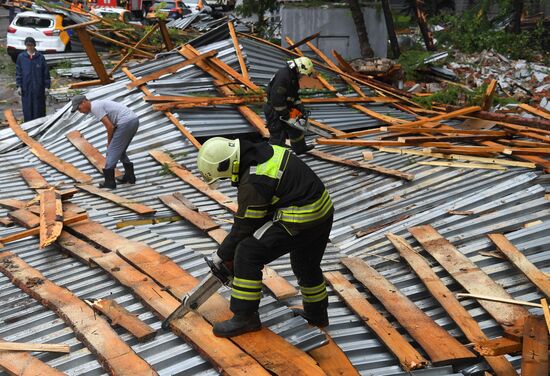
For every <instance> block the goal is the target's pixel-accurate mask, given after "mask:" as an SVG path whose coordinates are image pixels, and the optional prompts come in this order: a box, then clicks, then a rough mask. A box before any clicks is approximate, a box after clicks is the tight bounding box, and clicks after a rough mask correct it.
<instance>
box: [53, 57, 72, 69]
mask: <svg viewBox="0 0 550 376" xmlns="http://www.w3.org/2000/svg"><path fill="white" fill-rule="evenodd" d="M56 67H57V68H60V69H70V68H72V67H73V63H72V62H71V61H70V60H69V59H65V60H61V61H60V62H59V63H57V65H56Z"/></svg>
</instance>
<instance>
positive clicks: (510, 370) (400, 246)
mask: <svg viewBox="0 0 550 376" xmlns="http://www.w3.org/2000/svg"><path fill="white" fill-rule="evenodd" d="M386 237H387V238H388V239H389V240H390V241H391V242H392V244H393V245H394V247H395V248H396V249H397V250H398V251H399V254H400V255H401V257H403V258H404V259H405V261H407V263H408V264H409V266H410V267H411V268H412V269H413V270H414V272H415V273H416V275H418V277H419V278H420V279H421V280H422V282H423V283H424V285H425V286H426V288H427V289H428V291H430V293H431V295H432V296H433V297H434V298H435V299H436V300H437V301H438V302H439V304H441V306H442V307H443V308H444V309H445V312H447V314H448V315H449V316H450V317H451V319H453V321H454V322H455V323H456V324H457V325H458V327H459V328H460V330H462V332H463V333H464V335H465V336H466V338H468V340H469V341H470V342H473V343H474V344H478V343H483V342H485V341H487V340H488V338H487V337H486V336H485V334H484V333H483V331H482V330H481V328H480V327H479V324H478V323H477V321H476V320H474V319H473V317H472V316H471V315H470V313H469V312H468V311H467V310H466V309H465V308H464V307H463V306H462V305H461V304H460V302H459V301H458V300H457V299H456V298H455V297H454V296H453V293H452V292H451V290H449V289H448V288H447V286H445V284H444V283H443V282H442V281H441V279H439V277H438V276H437V274H436V273H435V272H434V271H433V270H432V268H431V267H430V265H429V264H428V262H427V261H426V260H425V259H424V258H423V257H422V256H420V255H419V254H418V253H416V252H415V250H414V249H413V248H412V247H411V246H410V245H409V244H408V243H407V241H406V240H405V239H403V238H402V237H400V236H397V235H394V234H392V233H388V234H386ZM485 361H486V362H487V363H489V365H490V366H491V368H493V371H495V373H496V374H497V375H499V376H503V375H510V376H512V375H517V372H516V370H515V369H514V367H513V366H512V364H511V363H510V362H509V361H508V360H507V359H506V358H505V357H503V356H497V357H494V356H490V357H485Z"/></svg>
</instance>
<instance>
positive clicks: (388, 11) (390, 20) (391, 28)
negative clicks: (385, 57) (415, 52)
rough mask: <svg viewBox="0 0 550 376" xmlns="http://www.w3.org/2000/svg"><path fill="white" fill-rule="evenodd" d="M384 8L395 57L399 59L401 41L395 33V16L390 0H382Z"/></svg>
mask: <svg viewBox="0 0 550 376" xmlns="http://www.w3.org/2000/svg"><path fill="white" fill-rule="evenodd" d="M382 8H383V9H384V18H385V19H386V29H388V36H389V38H390V44H391V49H392V52H393V58H394V59H397V58H399V56H400V55H401V51H400V50H399V43H398V42H397V36H396V35H395V27H394V26H393V16H392V14H391V8H390V3H389V1H388V0H382Z"/></svg>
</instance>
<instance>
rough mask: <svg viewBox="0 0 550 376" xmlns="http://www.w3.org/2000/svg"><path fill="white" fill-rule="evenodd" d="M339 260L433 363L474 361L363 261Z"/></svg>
mask: <svg viewBox="0 0 550 376" xmlns="http://www.w3.org/2000/svg"><path fill="white" fill-rule="evenodd" d="M340 261H341V262H342V263H343V264H344V265H345V266H346V267H347V268H348V269H349V270H350V271H351V272H352V273H353V276H354V277H355V278H356V279H357V280H358V281H359V282H361V284H363V286H365V288H367V289H368V290H369V291H370V292H371V293H372V294H373V295H374V296H375V297H376V299H378V300H379V301H380V302H381V303H382V304H383V305H384V307H385V308H386V309H387V310H388V312H390V313H391V314H392V315H393V316H394V317H395V318H396V319H397V321H399V324H401V326H402V327H403V328H405V329H406V330H407V332H408V333H409V334H410V335H411V337H413V338H414V339H415V341H416V342H418V344H419V345H420V346H421V347H422V348H423V349H424V351H426V353H427V354H428V356H429V357H430V359H431V360H432V363H434V364H449V363H455V362H461V361H464V360H467V359H472V358H475V355H474V354H473V353H471V352H470V351H469V350H467V349H466V348H465V347H464V346H463V345H462V344H461V343H460V342H458V341H457V340H456V339H455V338H454V337H452V336H451V335H450V334H449V333H447V332H446V331H445V330H444V329H442V328H441V327H440V326H439V325H437V324H436V323H435V322H434V321H433V320H432V319H431V318H430V317H429V316H428V315H426V314H425V313H424V312H423V311H422V310H421V309H419V308H418V307H417V306H416V305H415V304H414V303H413V302H412V301H411V300H409V299H408V298H407V297H406V296H405V295H403V294H402V293H401V292H400V291H399V289H398V288H397V287H395V286H394V285H393V284H391V283H390V282H389V281H388V280H386V279H385V278H384V277H383V276H381V275H380V274H379V273H378V272H377V271H376V270H374V269H373V268H372V267H370V266H369V265H368V264H367V263H365V262H364V261H363V260H361V259H360V258H357V257H346V258H342V259H340Z"/></svg>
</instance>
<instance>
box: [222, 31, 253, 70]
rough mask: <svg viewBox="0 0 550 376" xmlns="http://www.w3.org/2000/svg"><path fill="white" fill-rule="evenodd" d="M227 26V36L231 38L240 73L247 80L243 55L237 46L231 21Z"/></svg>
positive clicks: (237, 41) (237, 42)
mask: <svg viewBox="0 0 550 376" xmlns="http://www.w3.org/2000/svg"><path fill="white" fill-rule="evenodd" d="M227 26H228V27H229V35H230V36H231V40H232V41H233V47H235V54H236V55H237V60H239V67H240V68H241V73H242V75H243V77H244V78H246V79H247V80H249V79H250V77H249V76H248V69H247V68H246V63H245V62H244V58H243V54H242V52H241V46H240V45H239V39H238V38H237V33H235V26H233V21H227Z"/></svg>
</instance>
